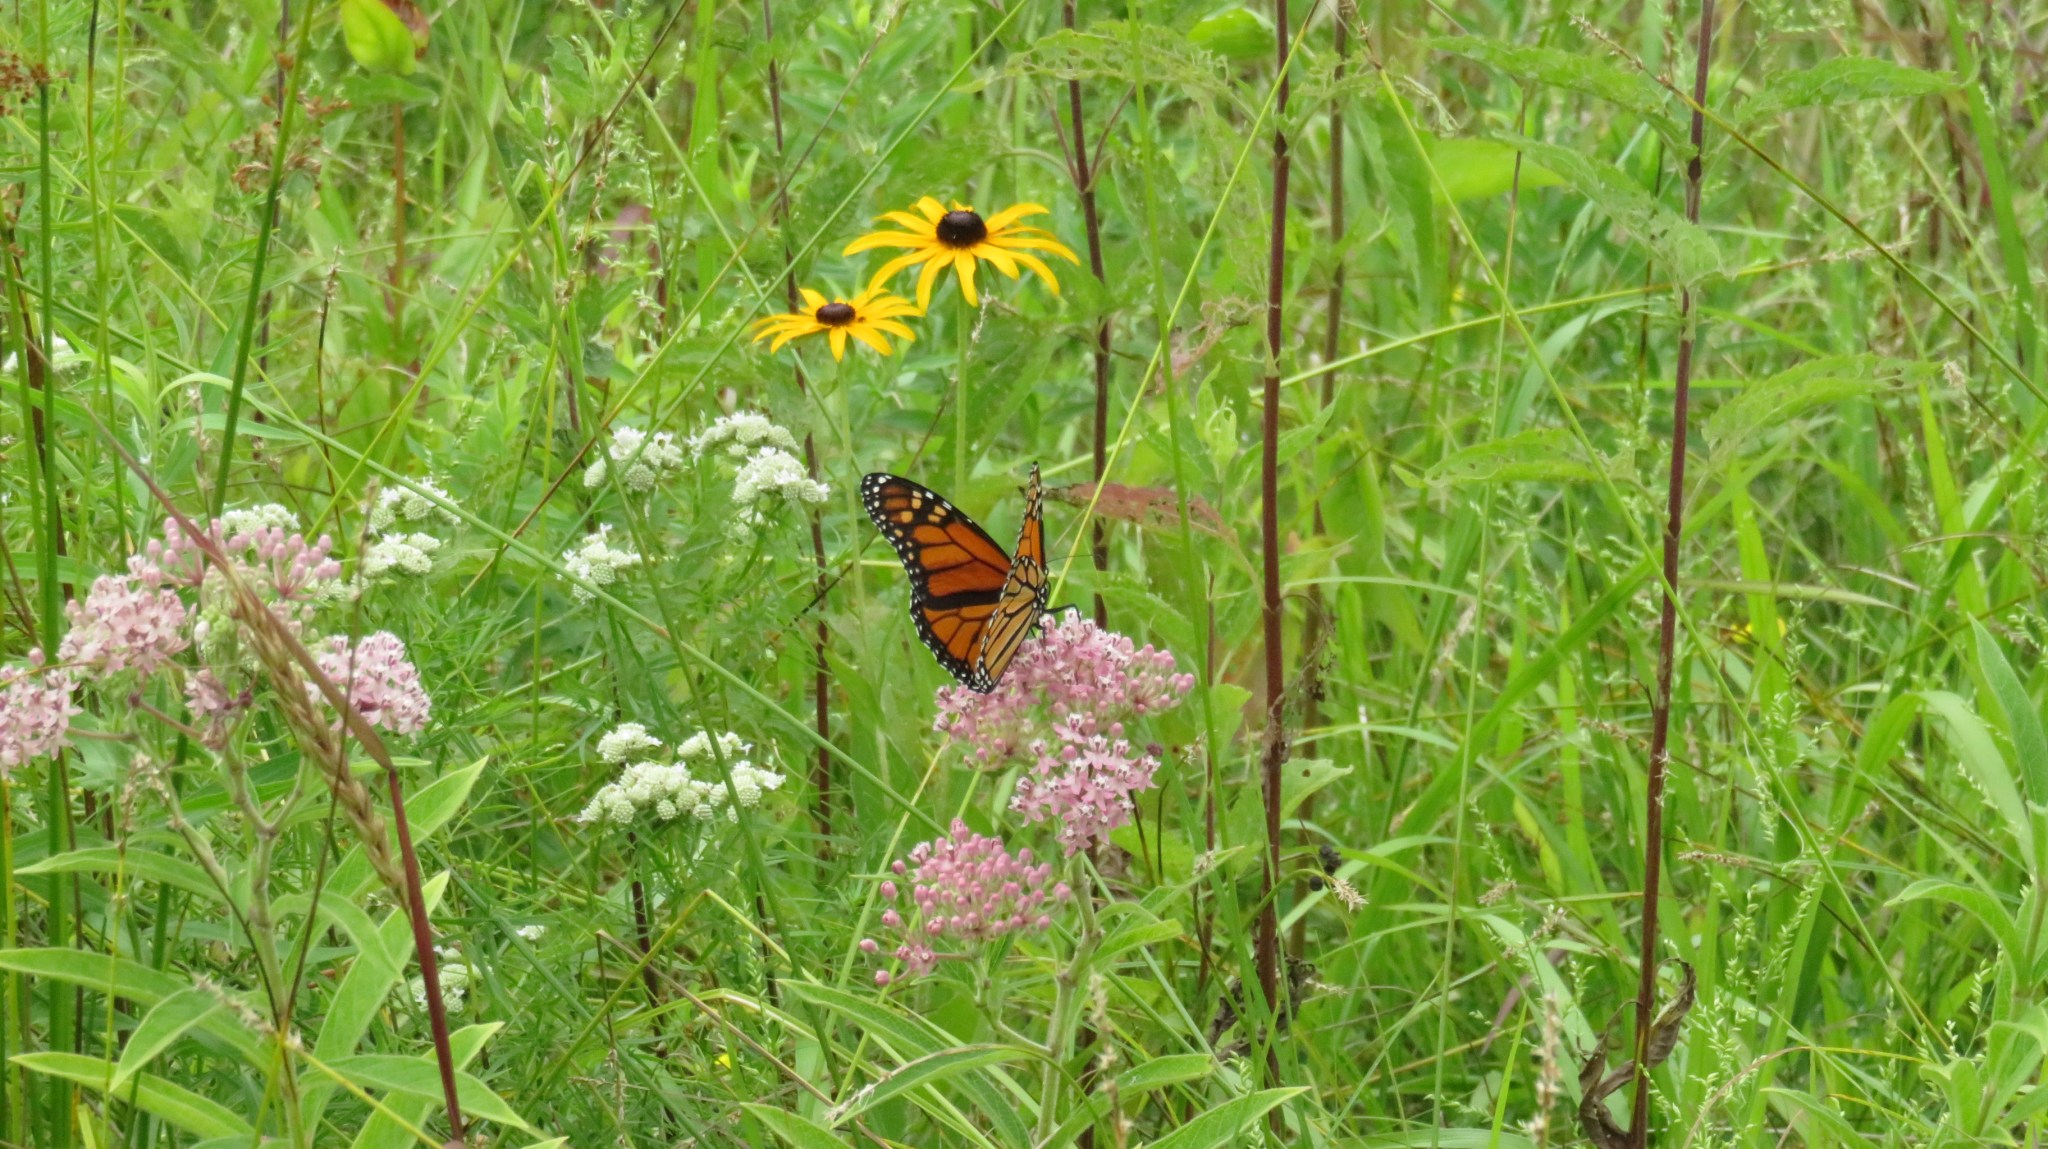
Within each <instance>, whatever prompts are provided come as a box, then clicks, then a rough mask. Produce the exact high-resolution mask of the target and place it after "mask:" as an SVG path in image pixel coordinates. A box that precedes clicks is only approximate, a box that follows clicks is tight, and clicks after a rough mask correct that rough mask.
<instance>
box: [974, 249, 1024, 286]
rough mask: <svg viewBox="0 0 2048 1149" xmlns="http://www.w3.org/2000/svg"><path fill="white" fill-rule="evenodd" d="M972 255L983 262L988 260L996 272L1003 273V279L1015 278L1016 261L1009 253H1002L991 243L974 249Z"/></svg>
mask: <svg viewBox="0 0 2048 1149" xmlns="http://www.w3.org/2000/svg"><path fill="white" fill-rule="evenodd" d="M974 254H976V255H978V256H980V257H981V258H983V259H985V260H988V261H989V263H990V264H991V265H993V266H994V267H995V269H996V270H997V271H1000V272H1002V273H1003V276H1004V277H1005V278H1007V279H1015V278H1017V261H1016V259H1015V257H1013V256H1012V255H1010V253H1009V252H1006V251H1004V250H1003V249H1002V248H999V247H997V246H995V245H994V244H992V243H984V244H982V245H981V246H980V247H977V248H975V249H974Z"/></svg>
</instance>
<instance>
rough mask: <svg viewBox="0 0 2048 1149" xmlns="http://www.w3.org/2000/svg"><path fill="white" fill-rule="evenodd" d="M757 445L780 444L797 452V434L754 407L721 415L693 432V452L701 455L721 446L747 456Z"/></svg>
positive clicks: (741, 457)
mask: <svg viewBox="0 0 2048 1149" xmlns="http://www.w3.org/2000/svg"><path fill="white" fill-rule="evenodd" d="M756 447H778V448H780V449H782V450H783V451H785V452H787V453H789V454H792V455H793V454H795V453H796V436H794V435H792V434H790V433H789V432H788V431H787V430H785V429H784V428H782V427H778V426H776V425H775V424H774V423H771V422H769V421H768V417H767V416H766V415H756V414H755V413H753V412H752V411H738V412H735V413H733V414H731V415H720V416H719V417H718V418H717V419H716V420H714V421H713V422H712V424H711V426H709V427H706V428H705V429H704V430H703V431H701V432H699V433H698V434H695V435H692V436H690V453H691V454H692V455H695V456H697V457H698V458H700V459H701V458H703V457H704V455H705V453H706V452H708V451H711V450H714V449H718V448H723V450H724V452H725V453H726V454H728V455H731V456H732V457H733V458H735V459H744V458H746V457H747V455H748V454H749V453H750V452H752V451H753V450H754V448H756Z"/></svg>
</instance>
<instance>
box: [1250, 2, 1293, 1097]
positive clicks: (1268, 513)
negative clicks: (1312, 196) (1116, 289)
mask: <svg viewBox="0 0 2048 1149" xmlns="http://www.w3.org/2000/svg"><path fill="white" fill-rule="evenodd" d="M1273 29H1274V36H1275V45H1276V51H1275V59H1276V61H1277V63H1278V66H1279V71H1280V75H1279V79H1278V90H1277V92H1276V94H1275V96H1274V111H1273V116H1274V120H1275V124H1276V126H1275V127H1274V129H1273V216H1272V219H1273V223H1272V231H1271V234H1270V236H1269V239H1268V246H1267V263H1266V358H1267V363H1266V387H1265V409H1264V411H1263V412H1262V413H1261V417H1260V425H1259V432H1260V443H1261V452H1260V458H1259V541H1260V550H1261V551H1262V552H1263V553H1262V556H1261V557H1262V559H1263V560H1264V570H1263V575H1264V578H1263V582H1264V589H1265V597H1264V603H1263V609H1262V611H1261V614H1262V617H1263V621H1264V623H1265V647H1266V652H1265V653H1266V696H1265V703H1266V733H1265V745H1264V747H1263V748H1262V751H1261V755H1260V757H1261V762H1260V780H1261V783H1262V786H1261V789H1262V791H1263V796H1264V798H1265V804H1266V866H1265V875H1264V882H1263V885H1262V889H1261V891H1260V893H1261V897H1260V906H1259V925H1258V935H1257V950H1258V965H1259V988H1260V989H1261V990H1262V991H1264V993H1265V997H1266V1008H1267V1010H1268V1012H1269V1014H1272V1015H1275V1016H1277V1014H1278V1012H1279V1010H1280V1009H1282V1008H1283V1007H1282V1004H1281V1001H1280V993H1281V989H1280V916H1279V904H1278V901H1277V893H1276V887H1277V886H1278V884H1279V881H1280V764H1281V762H1282V761H1283V760H1284V759H1285V758H1286V757H1287V729H1286V715H1285V713H1284V709H1285V702H1286V696H1287V690H1286V687H1287V682H1286V675H1287V669H1286V664H1285V663H1284V662H1283V661H1282V656H1283V654H1284V649H1283V638H1282V634H1281V621H1282V619H1281V613H1280V609H1281V608H1280V469H1279V463H1280V460H1279V455H1280V340H1281V337H1282V335H1283V334H1284V332H1283V327H1284V321H1285V318H1286V313H1285V308H1284V303H1285V294H1286V286H1287V284H1286V280H1287V169H1288V155H1287V132H1286V129H1285V128H1283V127H1280V126H1277V125H1278V124H1281V123H1284V122H1285V119H1286V115H1287V35H1288V31H1289V28H1288V20H1287V0H1273ZM1266 1071H1267V1075H1268V1076H1269V1077H1277V1076H1278V1073H1279V1056H1278V1053H1277V1052H1276V1051H1275V1050H1274V1048H1273V1047H1272V1046H1270V1045H1269V1046H1268V1047H1267V1050H1266Z"/></svg>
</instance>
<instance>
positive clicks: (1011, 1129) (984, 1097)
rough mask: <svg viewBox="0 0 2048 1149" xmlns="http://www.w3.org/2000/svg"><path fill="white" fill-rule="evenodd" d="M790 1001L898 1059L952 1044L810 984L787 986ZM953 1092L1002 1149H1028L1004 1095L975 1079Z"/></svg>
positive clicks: (925, 1028)
mask: <svg viewBox="0 0 2048 1149" xmlns="http://www.w3.org/2000/svg"><path fill="white" fill-rule="evenodd" d="M782 986H783V988H784V989H785V990H786V991H788V992H789V994H790V996H792V997H795V998H798V999H801V1000H805V1001H809V1002H811V1003H812V1004H814V1005H818V1006H822V1007H823V1008H825V1009H829V1010H831V1011H832V1012H834V1013H836V1014H839V1015H840V1016H842V1017H844V1018H846V1019H847V1020H848V1021H851V1022H852V1023H853V1024H854V1025H855V1026H857V1027H858V1028H859V1029H860V1030H861V1032H862V1033H864V1034H866V1035H867V1036H868V1037H869V1038H871V1039H873V1040H876V1041H878V1042H880V1043H881V1044H882V1045H883V1046H884V1047H886V1048H888V1049H890V1050H891V1051H892V1052H894V1053H895V1054H896V1055H897V1056H898V1057H899V1058H901V1059H903V1060H910V1059H912V1058H916V1057H927V1056H930V1055H932V1054H935V1053H939V1052H941V1051H943V1050H945V1049H947V1048H950V1047H951V1045H952V1042H951V1040H950V1039H949V1038H945V1037H942V1036H941V1035H939V1034H938V1033H935V1032H933V1027H932V1026H931V1023H930V1022H923V1021H914V1020H912V1019H910V1018H907V1017H905V1016H903V1015H901V1014H899V1013H895V1012H893V1011H891V1010H890V1009H889V1008H887V1007H886V1006H884V1005H883V1004H881V1003H880V1002H876V1001H874V1000H872V999H869V998H864V997H860V996H858V995H856V994H851V993H848V992H846V991H845V990H842V989H837V988H834V987H832V986H828V985H820V984H818V983H817V982H810V981H794V980H792V981H786V982H783V983H782ZM955 1087H956V1088H957V1089H959V1090H960V1092H961V1093H963V1094H965V1095H966V1096H967V1097H968V1098H969V1099H970V1100H971V1101H973V1103H974V1106H975V1108H977V1109H979V1110H981V1112H982V1115H983V1116H985V1117H986V1118H988V1121H989V1124H990V1126H992V1127H993V1130H994V1132H995V1134H996V1135H997V1136H998V1138H1000V1140H1001V1141H1002V1142H1003V1143H1004V1144H1006V1145H1019V1146H1021V1145H1029V1144H1030V1143H1031V1133H1030V1131H1029V1130H1028V1129H1027V1128H1026V1127H1025V1125H1024V1121H1023V1119H1022V1118H1020V1117H1019V1116H1018V1112H1019V1106H1018V1105H1016V1104H1015V1103H1014V1102H1012V1101H1009V1100H1006V1099H1005V1096H1004V1093H1003V1092H1002V1091H999V1090H997V1089H996V1088H995V1087H994V1086H992V1085H990V1084H989V1083H988V1082H986V1081H983V1080H981V1079H980V1078H979V1077H966V1078H962V1079H961V1080H960V1081H958V1082H956V1083H955Z"/></svg>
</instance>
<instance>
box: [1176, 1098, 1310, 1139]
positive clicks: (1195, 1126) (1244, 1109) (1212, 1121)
mask: <svg viewBox="0 0 2048 1149" xmlns="http://www.w3.org/2000/svg"><path fill="white" fill-rule="evenodd" d="M1306 1092H1307V1090H1305V1089H1303V1088H1301V1087H1299V1086H1295V1087H1291V1088H1287V1089H1263V1090H1260V1091H1259V1092H1257V1093H1254V1094H1251V1095H1250V1096H1247V1097H1240V1098H1237V1099H1236V1100H1234V1101H1226V1102H1224V1103H1223V1104H1221V1105H1218V1106H1216V1107H1215V1108H1213V1109H1211V1110H1209V1111H1208V1112H1206V1113H1203V1114H1202V1115H1201V1116H1199V1117H1196V1118H1194V1119H1193V1120H1191V1121H1189V1122H1188V1123H1187V1124H1185V1125H1182V1126H1181V1127H1180V1128H1178V1129H1176V1130H1174V1131H1173V1132H1171V1133H1168V1134H1167V1135H1166V1136H1164V1137H1161V1138H1160V1139H1159V1140H1157V1141H1154V1142H1152V1144H1151V1146H1150V1147H1149V1149H1217V1147H1218V1146H1222V1145H1237V1144H1240V1143H1241V1142H1240V1141H1239V1138H1240V1136H1241V1135H1242V1134H1243V1133H1244V1131H1245V1129H1247V1128H1248V1127H1250V1125H1251V1124H1252V1123H1253V1122H1255V1121H1257V1120H1258V1119H1259V1118H1261V1117H1264V1116H1265V1115H1266V1114H1267V1113H1268V1112H1270V1111H1271V1110H1272V1109H1273V1108H1274V1107H1275V1106H1277V1105H1279V1104H1281V1103H1282V1102H1284V1101H1286V1100H1288V1099H1289V1098H1291V1097H1294V1096H1295V1095H1297V1094H1300V1093H1306Z"/></svg>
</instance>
